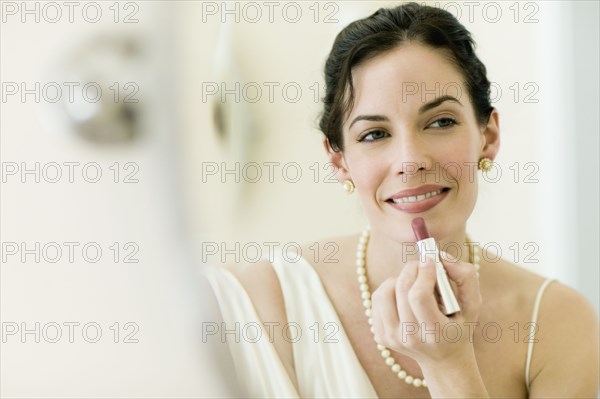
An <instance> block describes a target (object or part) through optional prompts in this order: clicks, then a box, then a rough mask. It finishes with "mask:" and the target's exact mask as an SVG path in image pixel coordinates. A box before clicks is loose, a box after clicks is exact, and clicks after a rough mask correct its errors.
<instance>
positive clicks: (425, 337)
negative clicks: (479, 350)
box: [371, 252, 481, 365]
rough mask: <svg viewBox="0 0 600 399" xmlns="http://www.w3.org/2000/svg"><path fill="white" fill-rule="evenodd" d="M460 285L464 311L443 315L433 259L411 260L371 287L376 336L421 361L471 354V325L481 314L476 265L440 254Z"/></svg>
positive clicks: (441, 360)
mask: <svg viewBox="0 0 600 399" xmlns="http://www.w3.org/2000/svg"><path fill="white" fill-rule="evenodd" d="M440 255H441V256H440V257H441V259H442V262H443V264H444V266H445V268H446V272H447V274H448V277H449V279H450V280H451V281H453V282H454V283H455V284H456V290H455V291H454V292H455V295H456V298H457V300H458V303H459V305H460V308H461V311H460V312H458V313H455V314H453V315H451V316H449V317H448V316H446V315H444V314H443V313H442V312H441V310H440V306H439V305H438V303H437V301H436V297H435V295H434V292H435V284H436V271H435V264H434V262H433V260H431V259H430V258H429V257H426V262H425V263H422V262H420V261H412V262H409V263H407V264H406V266H405V267H404V269H403V270H402V271H401V272H400V275H399V276H398V277H396V278H393V277H391V278H388V279H387V280H385V281H384V282H383V283H382V284H381V285H380V286H379V287H378V288H377V290H375V291H374V292H373V295H372V298H371V300H372V315H371V317H372V319H373V329H374V334H375V341H377V342H378V343H380V344H382V345H384V346H386V347H388V348H390V349H391V350H394V351H396V352H400V353H402V354H405V355H408V356H410V357H412V358H413V359H415V360H417V361H418V362H419V364H421V365H424V364H434V363H435V364H437V365H440V364H441V363H448V362H450V363H452V362H459V361H461V360H462V359H465V358H466V356H468V355H469V354H472V353H473V330H474V327H475V323H476V322H477V319H478V317H479V310H480V307H481V293H480V291H479V278H478V277H477V271H476V270H475V266H474V265H472V264H470V263H467V262H462V261H456V260H455V259H454V258H453V257H452V256H451V255H449V254H446V253H444V252H442V253H441V254H440Z"/></svg>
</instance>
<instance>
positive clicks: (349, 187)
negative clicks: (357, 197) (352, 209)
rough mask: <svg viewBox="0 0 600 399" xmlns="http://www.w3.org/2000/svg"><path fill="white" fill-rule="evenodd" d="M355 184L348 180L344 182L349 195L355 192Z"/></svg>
mask: <svg viewBox="0 0 600 399" xmlns="http://www.w3.org/2000/svg"><path fill="white" fill-rule="evenodd" d="M354 188H355V187H354V183H352V180H346V181H344V190H346V192H347V193H348V194H352V193H353V192H354Z"/></svg>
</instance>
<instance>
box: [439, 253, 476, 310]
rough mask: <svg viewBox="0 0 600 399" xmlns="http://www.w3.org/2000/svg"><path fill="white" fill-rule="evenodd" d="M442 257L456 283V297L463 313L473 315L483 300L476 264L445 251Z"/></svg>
mask: <svg viewBox="0 0 600 399" xmlns="http://www.w3.org/2000/svg"><path fill="white" fill-rule="evenodd" d="M440 255H441V253H440ZM440 258H441V259H442V263H443V264H444V268H445V269H446V273H447V274H448V278H450V280H452V281H453V282H454V283H455V285H456V298H457V299H458V302H459V303H460V306H461V308H462V311H463V314H464V315H465V316H466V317H472V316H473V314H474V313H476V312H478V310H479V307H480V305H481V301H482V300H481V291H480V289H479V278H478V277H477V270H476V269H475V266H474V265H473V264H471V263H467V262H461V261H458V260H456V258H454V257H453V256H451V255H449V254H447V253H445V252H444V253H443V256H440Z"/></svg>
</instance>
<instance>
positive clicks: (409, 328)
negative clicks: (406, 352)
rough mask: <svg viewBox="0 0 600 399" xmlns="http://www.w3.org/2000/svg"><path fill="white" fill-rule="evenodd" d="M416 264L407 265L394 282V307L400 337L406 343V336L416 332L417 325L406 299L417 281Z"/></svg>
mask: <svg viewBox="0 0 600 399" xmlns="http://www.w3.org/2000/svg"><path fill="white" fill-rule="evenodd" d="M417 264H418V262H409V263H407V264H406V265H405V266H404V268H403V269H402V271H401V272H400V275H399V276H398V279H397V280H396V306H397V309H398V315H399V316H400V320H401V321H402V323H401V324H400V337H401V339H402V343H403V344H404V343H406V340H407V339H408V336H409V335H411V334H413V333H414V332H415V331H418V328H419V324H418V323H417V318H416V317H415V315H414V313H413V311H412V308H411V306H410V303H409V299H408V292H409V291H410V289H411V288H412V286H413V285H414V283H415V281H416V280H417V267H418V266H417Z"/></svg>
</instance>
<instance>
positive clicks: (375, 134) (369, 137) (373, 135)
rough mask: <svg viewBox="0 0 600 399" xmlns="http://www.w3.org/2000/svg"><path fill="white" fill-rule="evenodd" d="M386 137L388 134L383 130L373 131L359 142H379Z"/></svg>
mask: <svg viewBox="0 0 600 399" xmlns="http://www.w3.org/2000/svg"><path fill="white" fill-rule="evenodd" d="M385 135H387V132H384V131H383V130H371V131H370V132H368V133H366V134H365V135H363V136H362V137H361V138H360V139H358V142H363V141H377V140H379V139H382V138H383V137H385Z"/></svg>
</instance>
